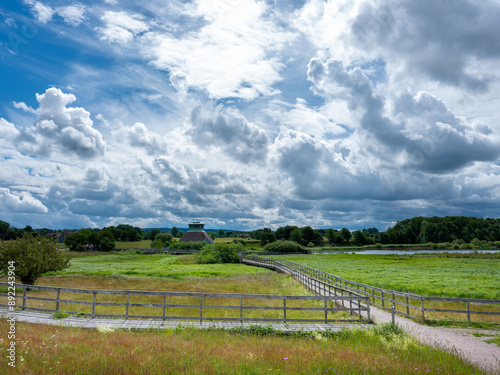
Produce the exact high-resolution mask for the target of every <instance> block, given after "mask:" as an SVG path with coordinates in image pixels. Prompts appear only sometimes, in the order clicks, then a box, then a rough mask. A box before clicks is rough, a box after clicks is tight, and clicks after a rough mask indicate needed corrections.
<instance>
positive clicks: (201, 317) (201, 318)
mask: <svg viewBox="0 0 500 375" xmlns="http://www.w3.org/2000/svg"><path fill="white" fill-rule="evenodd" d="M202 323H203V297H200V325H201V324H202Z"/></svg>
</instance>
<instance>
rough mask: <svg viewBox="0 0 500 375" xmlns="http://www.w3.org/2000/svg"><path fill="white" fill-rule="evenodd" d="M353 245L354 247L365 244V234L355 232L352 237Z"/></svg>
mask: <svg viewBox="0 0 500 375" xmlns="http://www.w3.org/2000/svg"><path fill="white" fill-rule="evenodd" d="M353 243H354V245H356V246H363V245H365V244H366V236H365V234H364V233H363V232H362V231H360V230H357V231H355V232H354V236H353Z"/></svg>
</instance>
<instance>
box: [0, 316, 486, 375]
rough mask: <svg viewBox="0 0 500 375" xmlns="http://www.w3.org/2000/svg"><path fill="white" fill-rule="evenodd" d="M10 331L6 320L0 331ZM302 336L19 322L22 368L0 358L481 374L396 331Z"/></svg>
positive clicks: (151, 368) (145, 366)
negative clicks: (126, 328) (97, 329)
mask: <svg viewBox="0 0 500 375" xmlns="http://www.w3.org/2000/svg"><path fill="white" fill-rule="evenodd" d="M8 329H9V326H8V323H7V321H6V320H5V319H2V320H0V330H1V331H2V332H7V331H8ZM302 336H305V337H299V336H298V335H296V336H290V337H286V336H283V335H277V334H270V335H265V336H262V335H258V334H248V333H245V332H231V331H222V330H200V329H195V328H184V329H174V330H171V329H163V330H155V331H114V332H113V331H112V330H109V329H108V330H106V329H102V330H101V332H99V331H96V330H88V329H78V328H65V327H54V326H44V325H36V324H27V323H17V325H16V341H17V345H16V357H17V362H16V367H15V368H14V369H11V368H9V367H8V366H7V363H6V362H7V359H6V358H5V356H4V358H2V359H1V361H3V362H4V363H2V368H5V369H6V370H5V371H6V372H5V373H8V374H428V373H439V374H481V371H480V370H478V369H476V368H474V367H473V366H471V365H469V364H467V363H465V362H464V361H463V360H461V359H459V358H458V357H456V356H454V355H452V354H449V353H444V352H441V351H439V350H436V349H431V348H429V347H426V346H423V345H421V344H419V343H417V342H416V341H414V340H413V339H411V338H409V337H407V336H405V335H404V334H401V333H397V332H394V331H393V330H391V329H384V328H382V329H379V330H378V331H371V330H369V331H364V330H352V331H343V332H340V333H332V334H330V335H325V336H322V335H319V334H314V335H309V336H307V335H302ZM0 347H2V349H3V348H6V341H5V339H4V338H2V339H0ZM4 365H5V366H4Z"/></svg>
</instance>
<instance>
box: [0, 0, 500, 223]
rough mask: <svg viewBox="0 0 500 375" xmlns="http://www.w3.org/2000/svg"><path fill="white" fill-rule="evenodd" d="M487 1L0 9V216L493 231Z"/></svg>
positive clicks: (496, 141)
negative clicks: (483, 227) (443, 223)
mask: <svg viewBox="0 0 500 375" xmlns="http://www.w3.org/2000/svg"><path fill="white" fill-rule="evenodd" d="M499 19H500V1H499V0H482V1H476V0H451V1H450V0H433V1H426V0H425V1H410V0H327V1H325V0H274V1H271V0H191V1H189V0H172V1H168V0H161V1H160V0H148V1H146V2H143V1H131V0H96V1H84V0H82V1H67V0H65V1H62V0H41V1H36V0H10V1H3V2H2V4H1V5H0V220H3V221H6V222H8V223H10V224H11V225H12V226H15V227H18V228H23V227H24V226H26V225H31V226H32V227H35V228H40V227H47V228H53V229H62V228H82V227H90V228H95V227H98V228H102V227H105V226H110V225H118V224H131V225H134V226H139V227H170V226H173V225H175V226H183V227H185V226H186V224H187V223H188V222H191V221H192V220H202V221H203V222H205V223H206V227H208V228H226V229H239V230H252V229H257V228H263V227H270V228H273V229H276V228H277V227H279V226H283V225H287V224H288V225H297V226H305V225H310V226H312V227H314V228H336V229H340V228H342V227H347V228H349V229H352V230H355V229H361V228H370V227H376V228H378V229H379V230H385V229H387V228H388V227H390V226H392V225H393V224H394V223H395V222H396V221H398V220H403V219H405V218H411V217H414V216H448V215H465V216H476V217H495V218H496V217H498V216H499V215H498V212H499V208H500V199H499V198H500V165H499V161H500V137H499V136H500V123H499V118H500V116H499V114H500V80H499V78H500V38H498V35H500V22H498V20H499Z"/></svg>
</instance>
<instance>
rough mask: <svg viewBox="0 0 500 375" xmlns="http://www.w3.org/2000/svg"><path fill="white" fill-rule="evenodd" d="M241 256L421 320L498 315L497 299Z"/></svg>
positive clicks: (252, 261) (498, 302)
mask: <svg viewBox="0 0 500 375" xmlns="http://www.w3.org/2000/svg"><path fill="white" fill-rule="evenodd" d="M240 260H241V261H242V262H244V263H248V264H253V265H259V266H261V267H267V268H273V269H276V270H278V271H281V272H287V273H291V274H294V272H300V273H302V274H304V275H307V276H309V277H310V278H313V280H316V281H317V282H319V283H322V284H325V285H329V286H331V287H332V288H341V289H343V290H347V291H350V292H353V293H357V294H359V295H362V296H365V297H367V298H368V299H369V301H370V304H371V305H373V306H377V307H381V308H383V309H390V310H391V311H392V313H393V314H400V315H403V316H406V317H409V318H413V319H421V320H422V321H424V320H426V318H430V317H431V314H429V313H453V314H463V315H464V316H465V317H466V320H467V322H471V316H474V315H476V316H477V317H478V319H476V320H479V318H480V317H481V316H484V315H489V316H494V317H495V316H500V301H499V300H485V299H471V298H448V297H431V296H422V295H418V294H413V293H405V292H398V291H395V290H389V289H383V288H378V287H374V286H371V285H368V284H364V283H358V282H355V281H352V280H348V279H344V278H341V277H338V276H335V275H332V274H330V273H327V272H323V271H319V270H317V269H315V268H311V267H308V266H304V265H301V264H298V263H294V262H291V261H288V260H276V259H266V258H261V257H258V256H248V255H242V257H241V259H240ZM306 286H308V285H306ZM441 302H451V303H452V304H453V303H455V304H462V306H463V307H462V308H451V307H450V306H449V305H450V304H448V306H442V307H443V308H438V306H436V305H437V304H439V303H441ZM426 303H427V305H426ZM429 304H431V305H433V306H432V307H431V306H429ZM497 305H498V309H497V308H492V307H491V306H495V307H496V306H497ZM444 307H446V308H444ZM479 307H481V308H482V309H483V310H481V309H480V308H479ZM484 309H488V310H484ZM492 310H496V311H492ZM426 313H427V315H426ZM493 323H500V319H499V320H498V321H496V320H495V321H493Z"/></svg>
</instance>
